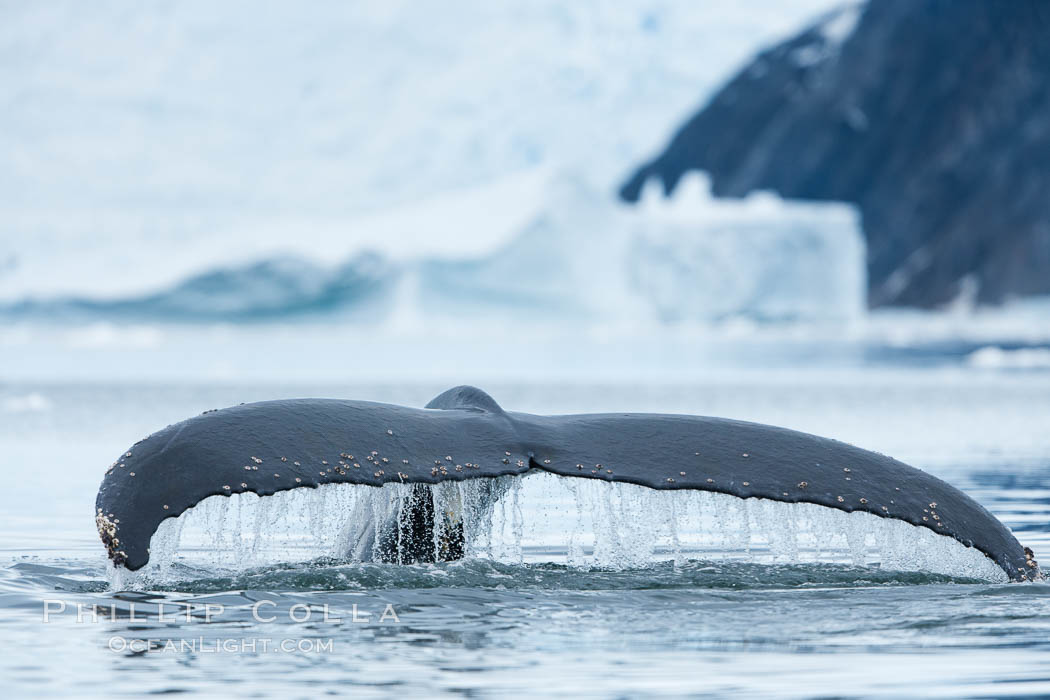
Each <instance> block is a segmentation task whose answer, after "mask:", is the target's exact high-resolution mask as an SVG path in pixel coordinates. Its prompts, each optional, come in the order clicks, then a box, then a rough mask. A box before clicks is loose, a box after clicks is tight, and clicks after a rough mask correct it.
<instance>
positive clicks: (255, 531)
mask: <svg viewBox="0 0 1050 700" xmlns="http://www.w3.org/2000/svg"><path fill="white" fill-rule="evenodd" d="M420 503H426V504H427V505H428V506H429V509H428V512H429V513H430V514H431V515H430V520H428V521H427V522H428V524H429V527H428V529H427V530H426V535H425V544H422V545H420V543H418V542H416V543H412V544H413V546H412V548H411V551H410V548H408V546H407V544H406V542H408V540H407V538H406V527H407V525H406V523H408V522H409V518H408V516H409V515H410V512H411V510H412V509H413V508H419V507H420ZM413 532H415V531H413ZM416 537H417V539H418V538H419V535H418V532H417V533H416ZM456 538H459V541H461V545H462V553H463V555H464V556H466V557H468V558H487V559H493V560H497V561H502V562H507V563H532V562H556V563H565V564H569V565H571V566H586V567H607V568H625V567H637V566H645V565H647V564H650V563H652V562H654V561H658V560H673V561H675V562H682V561H685V560H688V559H704V560H728V561H748V562H756V563H772V564H781V563H782V564H800V563H802V564H804V563H817V562H820V563H846V564H853V565H858V566H865V565H867V566H880V567H882V568H888V569H893V570H900V571H928V572H931V573H938V574H946V575H950V576H958V577H970V578H978V579H985V580H992V581H1005V580H1006V576H1005V574H1004V573H1003V571H1002V570H1001V569H1000V568H999V567H998V566H996V565H995V564H994V563H993V562H992V561H991V560H990V559H989V558H988V557H986V556H985V555H984V554H982V553H981V552H979V551H977V550H975V549H972V548H969V547H965V546H964V545H962V544H960V543H959V542H957V541H955V540H953V539H951V538H949V537H945V536H941V535H937V534H935V533H933V532H931V531H930V530H928V529H926V528H920V527H914V526H911V525H908V524H907V523H904V522H901V521H899V520H892V519H887V518H879V517H877V516H874V515H871V514H868V513H851V514H850V513H844V512H842V511H838V510H835V509H831V508H825V507H822V506H817V505H812V504H790V503H780V502H776V501H768V500H764V499H746V500H745V499H740V498H736V497H734V496H728V495H724V494H716V493H707V492H702V491H685V490H682V491H655V490H652V489H648V488H645V487H642V486H635V485H633V484H623V483H612V482H605V481H598V480H590V479H574V478H564V477H558V476H555V475H552V474H549V473H546V472H533V473H530V474H528V475H526V476H524V477H501V478H498V479H487V478H479V479H471V480H467V481H462V482H444V483H441V484H437V485H433V486H423V485H411V484H387V485H385V486H383V487H382V488H377V487H369V486H355V485H350V484H326V485H324V486H321V487H319V488H316V489H309V488H300V489H293V490H291V491H285V492H281V493H278V494H275V495H273V496H267V497H259V496H256V495H255V494H252V493H242V494H236V495H234V496H230V497H226V496H212V497H210V498H207V499H205V500H204V501H202V502H201V503H199V504H198V505H197V506H195V507H194V508H191V509H190V510H188V511H187V512H185V513H183V514H182V515H181V516H180V517H178V518H169V519H168V520H165V521H164V522H163V523H162V524H161V526H160V527H159V528H158V530H157V532H156V533H155V534H154V536H153V540H152V543H151V554H150V564H149V566H148V567H147V568H146V569H145V570H143V572H142V573H141V574H139V575H138V578H141V577H143V576H144V577H147V578H152V579H163V578H166V577H168V576H171V575H175V574H173V572H175V571H176V569H178V568H180V567H181V569H182V570H183V572H184V571H185V567H187V566H189V567H201V568H202V569H204V570H205V571H215V570H226V571H229V570H240V569H246V568H250V567H258V566H265V565H269V564H274V563H280V562H296V561H307V560H312V559H317V558H319V557H336V558H339V559H342V560H358V561H375V560H383V561H391V562H395V563H396V562H404V563H407V562H409V561H414V560H417V559H413V556H414V555H413V552H414V553H415V554H418V551H419V549H420V547H422V549H424V550H425V551H426V553H428V554H429V555H430V557H429V558H431V559H436V560H439V561H440V560H444V559H448V558H450V557H449V556H448V555H449V553H450V552H453V551H457V550H455V548H454V545H455V542H456V541H457V539H456ZM120 583H121V584H123V585H126V584H127V583H128V582H127V581H121V582H120Z"/></svg>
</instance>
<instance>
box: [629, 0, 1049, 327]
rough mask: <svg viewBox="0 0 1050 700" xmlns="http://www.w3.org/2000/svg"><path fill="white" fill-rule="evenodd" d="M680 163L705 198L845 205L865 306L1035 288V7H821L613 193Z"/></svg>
mask: <svg viewBox="0 0 1050 700" xmlns="http://www.w3.org/2000/svg"><path fill="white" fill-rule="evenodd" d="M850 13H853V14H857V13H859V18H858V20H857V23H856V25H855V26H854V28H853V29H852V31H850V29H849V25H848V22H849V19H850V17H849V14H850ZM844 27H845V30H846V36H844V37H842V36H838V34H841V33H842V30H843V28H844ZM689 170H706V171H708V172H709V173H710V175H711V180H712V187H713V190H714V193H715V194H716V195H719V196H729V197H735V196H742V195H744V194H746V193H747V192H749V191H751V190H754V189H770V190H774V191H776V192H778V193H780V194H781V195H783V196H785V197H789V198H799V199H812V200H840V201H846V202H853V203H855V204H857V205H858V207H859V208H860V211H861V214H862V218H863V226H864V232H865V236H866V238H867V241H868V275H869V303H870V305H872V306H881V305H889V304H897V305H911V306H923V307H932V306H938V305H941V304H944V303H946V302H949V301H951V300H953V299H955V298H957V297H958V296H959V295H960V294H964V295H969V294H974V295H976V300H977V301H978V302H982V303H996V302H1001V301H1003V300H1004V299H1007V298H1009V297H1011V296H1023V295H1034V294H1050V2H1043V1H1042V0H1011V1H1007V0H871V2H869V3H868V4H866V5H865V6H863V7H859V8H846V9H844V10H842V11H840V12H838V13H832V14H831V15H829V16H827V17H825V18H824V19H823V20H822V21H821V22H819V23H818V24H817V25H815V26H813V27H811V28H809V29H807V30H806V31H804V32H802V33H801V34H799V35H798V36H796V37H794V38H792V39H789V40H788V41H786V42H784V43H782V44H780V45H779V46H776V47H775V48H772V49H770V50H768V51H765V52H763V53H762V54H760V55H759V56H758V57H757V58H756V59H755V60H754V61H753V62H752V63H751V64H750V65H749V66H747V67H746V68H744V70H742V71H741V72H740V73H739V74H738V75H736V76H735V77H734V78H733V79H732V80H731V81H730V82H729V84H728V85H726V86H725V87H724V88H723V89H722V90H721V91H720V92H719V93H718V94H717V95H716V96H715V97H714V99H713V100H712V101H711V102H710V103H709V104H708V105H707V106H706V107H704V108H703V109H702V110H701V111H700V112H699V113H698V114H696V115H695V116H694V117H692V118H691V119H689V121H688V122H686V123H685V125H683V126H682V127H681V128H680V129H679V130H678V132H677V133H676V134H675V135H674V138H673V139H672V140H671V143H670V144H669V145H668V147H667V149H666V150H665V151H664V152H663V153H661V154H660V155H659V156H658V157H657V158H656V159H655V160H653V161H652V162H650V163H648V164H646V165H644V166H643V167H641V168H640V169H639V170H638V171H637V172H636V173H634V175H633V176H632V177H631V178H630V179H629V180H628V181H627V182H626V183H625V184H624V186H623V188H622V189H621V192H620V194H621V196H622V197H623V198H624V199H625V200H628V201H634V200H637V199H638V197H639V194H640V191H641V188H642V186H643V185H644V184H645V182H646V181H647V180H649V179H650V178H656V179H657V180H659V181H660V182H662V183H663V186H664V189H665V191H666V192H671V191H672V190H674V188H675V185H676V184H677V183H678V181H679V179H680V178H681V176H682V175H683V174H684V173H685V172H687V171H689Z"/></svg>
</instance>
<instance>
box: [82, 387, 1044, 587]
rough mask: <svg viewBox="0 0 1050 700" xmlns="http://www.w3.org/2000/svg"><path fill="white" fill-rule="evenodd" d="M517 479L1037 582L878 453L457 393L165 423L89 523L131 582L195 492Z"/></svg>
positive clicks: (976, 514) (990, 533)
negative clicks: (870, 522) (833, 525)
mask: <svg viewBox="0 0 1050 700" xmlns="http://www.w3.org/2000/svg"><path fill="white" fill-rule="evenodd" d="M530 469H540V470H544V471H547V472H551V473H553V474H557V475H560V476H566V477H576V478H584V479H600V480H604V481H620V482H628V483H632V484H638V485H641V486H646V487H649V488H652V489H694V490H703V491H715V492H720V493H725V494H730V495H733V496H737V497H740V498H765V499H770V500H774V501H782V502H787V503H814V504H818V505H821V506H826V507H828V508H835V509H838V510H841V511H846V512H853V511H866V512H868V513H872V514H874V515H877V516H880V517H884V518H894V519H897V520H902V521H905V522H907V523H910V524H912V525H915V526H918V527H925V528H929V529H930V530H932V531H933V532H936V533H937V534H939V535H944V536H946V537H951V538H954V539H956V540H958V541H959V542H961V543H962V544H964V545H966V546H970V547H974V548H976V549H977V550H979V551H981V552H983V553H984V554H985V555H987V556H988V557H989V558H991V559H992V560H993V561H994V562H995V563H996V564H998V565H999V566H1000V567H1002V569H1003V570H1004V571H1006V573H1007V574H1008V575H1009V576H1010V578H1011V579H1013V580H1017V581H1022V580H1031V579H1034V578H1036V577H1038V576H1039V568H1038V566H1037V565H1036V562H1035V560H1034V558H1033V556H1032V553H1031V551H1030V550H1027V549H1025V548H1023V547H1022V546H1021V545H1020V544H1019V543H1018V542H1017V540H1016V539H1015V538H1014V537H1013V535H1012V534H1011V533H1010V531H1009V530H1008V529H1007V528H1006V527H1005V526H1004V525H1003V524H1002V523H1000V522H999V521H998V520H997V519H996V518H995V517H994V516H992V515H991V514H990V513H989V512H988V511H987V510H985V509H984V508H983V507H981V506H980V505H979V504H978V503H977V502H976V501H974V500H973V499H971V498H970V497H969V496H967V495H966V494H964V493H962V492H961V491H959V490H958V489H955V488H954V487H952V486H950V485H948V484H946V483H944V482H943V481H941V480H939V479H936V478H934V477H932V476H930V475H929V474H926V473H925V472H922V471H920V470H918V469H915V468H913V467H910V466H908V465H906V464H903V463H901V462H898V461H897V460H894V459H891V458H889V457H886V456H884V455H881V454H877V453H874V452H869V451H867V450H862V449H860V448H857V447H853V446H852V445H847V444H845V443H842V442H838V441H836V440H829V439H827V438H821V437H816V436H814V435H808V434H805V433H800V432H796V431H793V430H786V429H784V428H776V427H772V426H768V425H760V424H756V423H746V422H742V421H735V420H728V419H724V418H708V417H699V416H679V415H658V414H641V413H610V414H592V415H568V416H536V415H530V414H526V413H513V412H507V411H504V410H503V409H502V408H500V406H499V405H498V404H497V403H496V402H495V401H494V400H493V399H492V398H491V397H490V396H488V395H487V394H485V393H484V392H483V391H481V390H479V389H475V388H473V387H466V386H461V387H456V388H453V389H450V390H448V391H446V392H445V393H443V394H441V395H440V396H438V397H437V398H435V399H434V400H433V401H431V402H430V403H429V404H427V407H426V408H424V409H417V408H406V407H403V406H394V405H389V404H381V403H372V402H368V401H346V400H336V399H291V400H282V401H265V402H261V403H253V404H244V405H240V406H235V407H232V408H227V409H222V410H218V411H209V412H206V413H205V414H203V415H200V416H197V417H195V418H190V419H189V420H186V421H183V422H181V423H177V424H175V425H171V426H168V427H167V428H165V429H163V430H160V431H158V432H156V433H154V434H153V435H151V436H149V437H148V438H146V439H144V440H142V441H140V442H138V443H136V444H135V445H134V446H133V447H132V448H131V449H129V450H127V451H126V452H125V453H124V454H123V455H122V456H121V457H120V458H119V459H118V460H117V461H116V462H114V463H113V464H112V465H111V466H110V467H109V468H108V470H107V471H106V476H105V478H104V479H103V481H102V486H101V487H100V488H99V492H98V498H97V500H96V523H97V524H98V529H99V534H100V535H101V537H102V541H103V543H104V544H105V546H106V548H107V550H108V552H109V557H110V559H111V560H112V561H113V563H114V564H115V565H117V566H124V567H127V568H128V569H130V570H133V571H134V570H137V569H140V568H141V567H143V566H144V565H145V564H146V563H147V561H148V560H149V547H150V538H151V537H152V535H153V533H154V532H155V531H156V530H157V527H158V526H159V525H160V523H161V521H163V520H164V519H165V518H171V517H176V516H178V515H180V514H181V513H183V512H184V511H185V510H187V509H188V508H192V507H193V506H194V505H196V504H197V503H199V502H201V501H202V500H204V499H205V498H208V497H209V496H214V495H225V496H229V495H232V494H235V493H241V492H245V491H251V492H253V493H255V494H258V495H260V496H266V495H271V494H273V493H276V492H278V491H285V490H288V489H294V488H299V487H317V486H319V485H322V484H330V483H349V484H363V485H368V486H382V485H383V484H384V483H388V482H402V483H416V484H433V483H437V482H439V481H447V480H462V479H478V478H483V477H496V476H504V475H513V474H524V473H525V472H527V471H528V470H530ZM497 496H498V494H494V495H493V497H497ZM413 517H414V520H413V521H412V522H411V523H409V525H410V530H414V529H420V530H423V529H426V525H427V522H426V519H427V518H428V517H429V518H432V517H433V513H432V512H431V513H429V514H428V513H424V512H420V513H417V514H415V515H414V516H413ZM461 544H462V543H461V542H456V541H454V540H453V541H449V542H447V543H446V551H447V553H448V556H449V557H450V558H454V557H455V556H458V555H461V553H462V546H461Z"/></svg>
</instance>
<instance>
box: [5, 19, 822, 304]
mask: <svg viewBox="0 0 1050 700" xmlns="http://www.w3.org/2000/svg"><path fill="white" fill-rule="evenodd" d="M830 3H831V0H791V1H790V2H780V1H779V0H778V1H777V2H774V1H773V0H761V1H759V2H752V3H737V4H729V5H726V4H724V3H697V2H692V1H691V0H624V1H623V2H617V3H605V4H600V5H596V4H592V5H587V6H582V5H581V6H575V5H571V6H570V5H566V4H565V3H564V2H560V0H538V1H537V2H529V3H480V4H479V3H474V2H443V3H415V2H407V1H405V0H390V1H388V2H381V3H345V2H339V1H337V0H317V2H312V3H311V4H310V8H309V11H304V10H303V8H302V7H300V6H298V5H296V4H294V3H280V2H262V3H260V2H249V1H248V0H230V1H229V2H223V3H221V4H217V5H216V4H207V3H196V2H184V1H175V2H169V3H164V4H163V5H162V6H158V5H131V6H129V5H128V4H127V3H126V2H120V1H118V0H99V2H93V3H91V4H90V6H88V5H85V4H84V3H81V2H76V1H75V0H56V2H49V3H47V4H46V5H42V4H38V3H6V4H3V5H2V6H0V53H2V55H3V56H4V60H3V61H0V103H2V104H3V105H4V109H3V110H0V157H2V158H3V162H4V167H3V168H0V221H2V222H3V225H2V229H0V303H10V302H17V301H19V300H25V299H38V300H39V299H54V298H63V297H73V298H80V299H92V300H111V301H112V300H119V299H134V298H138V297H142V296H145V295H147V294H150V293H158V292H162V291H164V290H167V289H171V288H173V287H174V286H175V285H177V284H178V283H180V282H182V281H186V280H188V279H191V278H194V277H196V276H199V275H202V274H205V273H208V272H210V271H215V270H222V269H234V268H242V267H248V266H250V265H252V264H255V263H259V262H261V261H268V260H269V261H273V260H279V259H282V258H287V257H295V258H297V259H301V260H305V261H309V262H310V263H312V264H318V265H322V266H323V265H329V266H331V265H334V264H336V263H337V262H339V261H346V260H349V259H351V258H352V257H353V256H354V255H355V254H357V253H360V252H362V251H364V250H375V251H376V252H378V253H380V254H382V255H384V256H388V257H393V258H398V259H406V258H412V257H416V256H419V255H421V254H434V255H441V256H450V255H451V256H459V255H463V256H470V255H474V256H476V255H478V254H480V253H482V252H483V251H485V250H489V249H491V248H492V247H495V246H496V245H498V244H500V243H502V242H503V241H504V238H503V237H502V234H501V232H502V231H510V228H508V227H507V226H504V225H503V224H502V223H501V222H502V221H506V219H507V217H506V216H504V215H503V212H504V209H513V208H514V207H518V208H521V207H522V205H524V210H525V211H526V213H528V212H531V211H533V210H534V204H535V203H534V201H533V200H532V198H531V195H530V194H529V192H528V191H529V190H530V187H531V186H530V185H529V183H527V182H524V183H522V182H515V183H514V187H515V188H516V189H517V188H520V189H523V190H525V192H524V193H523V196H522V200H523V201H522V202H520V203H518V204H515V203H514V201H513V199H512V198H511V197H505V198H503V199H502V200H501V205H500V210H499V211H497V212H496V214H498V216H482V215H480V214H479V212H478V207H477V206H473V205H471V203H470V202H469V201H467V202H464V199H463V198H464V197H471V196H473V195H474V193H475V192H476V191H477V190H479V189H485V187H486V185H487V183H490V182H493V181H496V182H509V181H511V180H512V176H514V174H516V173H522V172H528V171H532V170H533V169H535V168H548V167H549V168H554V169H561V168H564V167H565V166H566V165H570V164H571V168H572V169H573V170H574V171H575V172H577V173H578V174H580V175H582V176H583V177H584V178H586V179H587V180H588V181H589V182H591V183H592V185H593V187H595V188H596V189H598V190H605V189H611V188H612V187H613V186H614V185H615V183H616V181H618V179H619V178H620V177H621V176H622V174H623V173H624V172H625V171H626V169H627V168H629V167H630V166H631V165H632V164H633V163H635V162H637V161H638V160H639V159H640V158H642V157H644V156H645V155H646V154H648V153H652V152H654V151H656V149H658V148H659V147H660V146H661V144H662V141H663V139H664V138H665V133H666V130H667V128H668V125H669V124H671V123H673V122H674V120H675V118H676V115H684V114H686V113H688V112H689V111H691V110H692V109H693V108H694V107H695V105H696V101H697V100H698V99H702V98H703V96H704V94H705V93H707V92H709V91H711V90H713V89H714V88H715V87H716V86H717V85H718V83H719V82H721V81H722V80H723V79H724V77H725V76H726V75H727V74H728V72H729V71H730V70H731V69H732V68H733V67H734V66H736V65H738V64H740V63H742V62H743V61H745V60H746V59H747V58H748V56H750V55H751V54H752V53H753V52H754V51H755V50H756V49H757V48H759V45H760V44H762V43H769V42H772V41H774V40H776V39H777V38H778V37H780V36H782V35H783V34H785V33H786V32H788V31H791V30H793V29H794V28H795V27H797V26H799V25H801V24H802V23H804V22H806V21H808V20H809V19H811V17H812V16H814V15H815V14H817V13H818V12H820V11H821V10H823V9H824V8H826V6H827V5H829V4H830ZM525 179H528V177H527V176H526V178H525ZM457 197H458V199H457ZM453 202H455V206H454V207H450V206H448V205H449V204H451V203H453ZM463 209H466V210H467V212H468V214H469V215H470V216H471V217H472V218H471V219H470V221H469V222H458V225H457V222H456V221H454V219H455V217H456V215H457V212H458V211H459V210H463ZM405 210H413V213H414V216H412V217H406V216H403V215H401V213H402V212H403V211H405ZM494 218H495V219H498V220H497V221H493V219H494ZM468 224H469V225H468ZM515 226H516V224H515ZM514 230H517V229H516V228H514Z"/></svg>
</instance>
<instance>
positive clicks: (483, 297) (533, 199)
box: [0, 173, 864, 330]
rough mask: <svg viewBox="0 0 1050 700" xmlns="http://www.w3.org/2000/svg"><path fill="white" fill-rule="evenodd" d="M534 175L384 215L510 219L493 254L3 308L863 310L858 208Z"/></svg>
mask: <svg viewBox="0 0 1050 700" xmlns="http://www.w3.org/2000/svg"><path fill="white" fill-rule="evenodd" d="M514 182H515V183H522V182H524V180H522V179H521V177H520V176H519V177H516V178H515V179H514ZM530 182H531V183H532V190H531V191H530V192H529V193H528V199H527V201H526V202H523V201H522V200H523V198H524V197H525V195H526V190H525V189H522V188H508V187H506V186H503V185H500V184H497V185H495V186H488V187H486V188H483V189H482V190H479V191H477V192H476V193H474V195H473V196H464V195H462V194H461V193H460V194H457V195H456V196H455V197H454V198H453V200H454V201H453V203H452V204H451V205H449V206H441V205H438V204H437V203H433V204H432V206H430V207H428V208H427V209H426V210H427V211H445V213H446V214H447V215H448V216H447V217H446V218H445V219H444V220H427V219H426V218H425V217H416V216H411V215H410V216H407V217H406V216H404V215H403V214H404V213H403V212H402V215H400V216H395V217H393V220H394V222H395V223H394V224H391V223H390V222H386V223H384V222H382V221H380V220H378V219H375V218H372V219H369V221H370V222H371V223H372V225H375V226H377V227H384V228H387V229H388V230H391V231H396V230H398V226H399V225H403V224H404V222H412V223H413V224H415V225H418V226H420V227H422V228H423V231H424V232H426V231H428V230H435V231H441V230H443V229H447V228H449V227H453V228H454V227H463V228H467V229H471V230H478V229H482V228H485V227H492V228H493V229H499V230H501V233H500V236H501V237H502V238H503V239H504V240H503V242H501V243H500V244H498V245H497V246H496V247H495V248H493V249H492V250H490V251H487V252H482V253H481V254H477V255H470V254H463V253H459V254H456V255H444V256H438V255H434V254H428V253H425V252H424V253H421V254H420V255H417V256H415V257H412V258H403V259H396V258H392V257H389V256H383V255H379V254H376V253H370V254H357V253H355V254H352V255H351V256H350V257H348V258H346V259H345V260H334V261H329V260H324V259H318V258H317V257H315V256H309V255H308V254H305V255H302V254H300V255H296V256H277V257H273V258H263V259H262V260H260V261H255V262H250V263H246V264H243V265H236V264H233V265H224V266H221V267H218V268H215V269H206V270H203V271H201V272H198V273H196V274H193V275H190V276H189V277H187V278H185V279H182V280H179V281H178V282H176V283H175V284H172V285H168V286H164V287H162V288H160V289H156V290H149V291H147V292H145V293H131V294H124V295H117V296H115V297H111V298H89V297H77V296H70V297H60V298H57V299H50V300H28V301H27V300H23V301H19V302H16V303H13V304H8V305H6V306H0V314H4V315H8V316H16V317H23V318H26V317H29V318H51V319H57V318H62V319H74V320H76V319H77V318H83V317H89V318H97V317H103V318H124V319H148V320H169V321H179V322H194V321H200V322H212V321H269V320H278V319H281V318H291V317H303V316H316V315H318V314H325V315H329V316H331V315H335V316H337V317H339V318H340V319H341V320H344V321H348V322H361V323H368V324H369V325H372V326H375V325H376V324H380V325H384V326H390V327H393V328H394V329H395V330H396V329H398V328H401V329H410V328H412V327H415V326H419V327H426V325H427V324H428V323H443V322H444V321H443V320H442V319H445V320H447V319H457V320H459V321H463V320H467V321H484V320H486V319H489V320H491V319H502V320H520V321H529V322H532V323H544V324H555V325H557V324H561V323H566V322H567V323H598V324H609V323H627V324H632V323H639V322H640V323H650V324H651V323H652V322H654V321H655V322H657V323H664V324H668V323H682V322H694V321H700V322H705V321H706V322H710V321H723V320H726V319H735V318H746V319H750V320H754V321H758V322H763V321H794V320H805V321H844V320H850V319H853V318H856V317H858V316H859V315H860V314H861V313H862V311H863V308H864V299H863V290H864V265H863V257H864V245H863V241H862V238H861V235H860V227H859V224H858V220H857V215H856V213H855V211H854V210H853V209H852V208H851V207H849V206H847V205H839V204H828V203H822V204H802V203H797V202H785V201H782V200H780V199H779V198H777V197H775V196H773V195H768V194H762V193H758V194H753V195H751V196H749V197H746V198H744V199H738V200H734V199H716V198H713V197H712V196H711V194H710V189H709V183H708V181H707V180H706V178H704V177H703V176H702V175H700V174H693V175H691V176H690V180H689V182H687V183H686V184H685V186H683V187H681V188H679V189H678V191H676V193H675V196H674V197H672V198H668V199H665V198H663V197H661V196H659V195H656V194H655V193H654V194H653V196H651V197H648V198H647V199H646V201H645V202H644V203H643V205H642V206H641V207H631V206H627V205H625V204H623V203H620V202H618V201H617V200H616V199H615V198H613V197H611V196H610V195H609V194H608V193H606V192H602V191H599V190H596V189H594V188H593V187H592V186H590V185H588V184H587V183H586V182H585V181H584V179H583V178H581V177H579V176H578V175H574V174H571V173H547V174H544V173H535V174H533V175H532V176H531V180H530ZM537 183H539V184H537ZM397 222H400V223H397Z"/></svg>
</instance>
